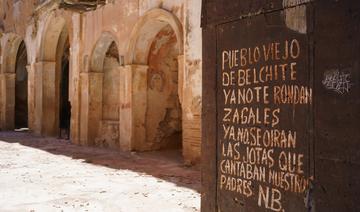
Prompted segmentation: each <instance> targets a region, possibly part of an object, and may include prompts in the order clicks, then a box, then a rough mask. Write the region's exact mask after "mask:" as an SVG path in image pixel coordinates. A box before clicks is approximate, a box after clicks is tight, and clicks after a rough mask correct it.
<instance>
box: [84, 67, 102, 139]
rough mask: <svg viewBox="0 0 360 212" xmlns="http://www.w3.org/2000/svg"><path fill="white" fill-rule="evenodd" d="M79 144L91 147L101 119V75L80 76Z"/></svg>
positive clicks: (85, 74)
mask: <svg viewBox="0 0 360 212" xmlns="http://www.w3.org/2000/svg"><path fill="white" fill-rule="evenodd" d="M80 83H81V94H80V99H81V100H80V101H81V103H80V104H81V114H80V143H81V144H83V145H90V146H91V145H93V144H94V141H95V138H96V137H97V136H98V130H99V125H100V122H101V119H102V87H103V73H97V72H87V73H81V74H80Z"/></svg>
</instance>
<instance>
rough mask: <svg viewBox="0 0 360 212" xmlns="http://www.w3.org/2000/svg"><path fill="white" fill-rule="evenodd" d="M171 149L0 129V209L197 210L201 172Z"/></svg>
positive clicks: (156, 211) (198, 206)
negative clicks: (82, 142)
mask: <svg viewBox="0 0 360 212" xmlns="http://www.w3.org/2000/svg"><path fill="white" fill-rule="evenodd" d="M171 151H172V150H171ZM171 151H169V152H161V154H160V153H159V152H151V153H121V152H118V151H115V150H109V149H106V150H105V149H99V148H91V147H81V146H76V145H73V144H70V143H69V141H66V140H58V139H54V138H43V137H36V136H34V135H31V134H29V133H25V132H0V211H33V212H35V211H124V212H131V211H147V212H160V211H166V212H172V211H186V212H187V211H189V212H190V211H199V209H200V194H199V188H200V172H199V170H198V169H197V168H195V167H186V166H184V165H183V163H182V162H181V155H180V153H178V152H176V154H175V152H171ZM174 155H178V156H174Z"/></svg>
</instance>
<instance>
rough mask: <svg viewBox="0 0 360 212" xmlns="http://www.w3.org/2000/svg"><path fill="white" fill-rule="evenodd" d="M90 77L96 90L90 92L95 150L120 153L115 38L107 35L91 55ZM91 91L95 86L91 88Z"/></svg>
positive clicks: (103, 35)
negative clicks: (95, 84)
mask: <svg viewBox="0 0 360 212" xmlns="http://www.w3.org/2000/svg"><path fill="white" fill-rule="evenodd" d="M89 75H91V78H93V79H94V80H93V81H94V82H98V83H97V86H96V88H95V87H94V89H91V90H90V91H89V96H90V103H89V104H90V110H91V111H92V113H91V114H89V120H91V123H89V124H90V125H91V126H90V127H91V128H92V131H94V134H95V133H96V135H95V136H94V137H95V140H94V141H93V142H92V143H93V144H94V145H95V146H99V147H105V148H113V149H119V148H120V144H119V124H120V123H119V117H120V114H119V103H120V89H119V88H120V86H119V83H120V57H119V52H118V46H117V43H116V39H115V37H114V36H113V35H112V34H111V33H108V32H104V33H103V34H102V35H101V36H100V38H99V40H98V41H97V43H96V46H95V48H94V50H93V53H92V55H91V61H90V67H89ZM89 87H90V88H91V87H92V86H89Z"/></svg>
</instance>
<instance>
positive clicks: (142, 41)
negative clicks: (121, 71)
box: [126, 8, 184, 65]
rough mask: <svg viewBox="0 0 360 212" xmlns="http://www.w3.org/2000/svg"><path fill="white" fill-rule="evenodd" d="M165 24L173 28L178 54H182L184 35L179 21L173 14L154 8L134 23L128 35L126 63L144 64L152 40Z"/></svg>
mask: <svg viewBox="0 0 360 212" xmlns="http://www.w3.org/2000/svg"><path fill="white" fill-rule="evenodd" d="M167 25H169V26H170V27H171V28H172V30H174V32H175V35H176V39H177V41H178V43H177V47H178V49H179V55H182V54H183V50H184V35H183V28H182V25H181V22H180V21H179V19H178V18H177V17H176V16H175V15H174V14H172V13H170V12H168V11H166V10H164V9H159V8H155V9H152V10H150V11H148V12H146V13H145V14H144V15H143V16H142V17H141V18H140V20H139V21H138V22H137V23H136V24H135V26H134V29H133V31H132V33H131V36H130V42H129V46H128V52H127V58H126V64H137V65H146V64H147V62H148V61H147V60H148V52H149V49H150V46H151V44H152V40H153V39H154V37H155V36H156V35H157V34H158V32H159V31H160V30H161V29H162V28H164V27H165V26H167Z"/></svg>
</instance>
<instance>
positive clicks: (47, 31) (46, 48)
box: [37, 13, 67, 61]
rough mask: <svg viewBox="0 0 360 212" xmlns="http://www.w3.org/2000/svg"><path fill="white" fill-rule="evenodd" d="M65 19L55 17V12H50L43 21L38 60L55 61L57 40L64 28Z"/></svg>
mask: <svg viewBox="0 0 360 212" xmlns="http://www.w3.org/2000/svg"><path fill="white" fill-rule="evenodd" d="M66 28H67V26H66V21H65V19H64V18H63V17H61V16H58V17H55V14H53V13H52V14H50V15H49V17H48V18H47V21H46V23H45V27H44V30H43V33H42V37H41V42H40V48H39V52H38V57H37V58H38V60H39V61H55V60H56V52H57V47H58V42H54V41H58V40H59V38H60V35H61V34H62V32H63V31H64V29H66ZM66 30H67V29H66Z"/></svg>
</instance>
